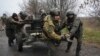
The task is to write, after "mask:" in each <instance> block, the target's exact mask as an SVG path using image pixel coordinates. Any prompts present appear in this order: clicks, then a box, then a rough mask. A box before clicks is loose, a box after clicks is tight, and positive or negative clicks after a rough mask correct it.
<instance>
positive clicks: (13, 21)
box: [9, 18, 18, 24]
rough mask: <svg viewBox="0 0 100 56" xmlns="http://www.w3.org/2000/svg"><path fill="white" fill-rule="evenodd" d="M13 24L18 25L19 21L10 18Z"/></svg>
mask: <svg viewBox="0 0 100 56" xmlns="http://www.w3.org/2000/svg"><path fill="white" fill-rule="evenodd" d="M9 20H10V21H11V22H12V23H15V24H17V23H18V22H17V21H15V20H14V19H12V18H10V19H9Z"/></svg>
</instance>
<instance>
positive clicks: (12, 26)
mask: <svg viewBox="0 0 100 56" xmlns="http://www.w3.org/2000/svg"><path fill="white" fill-rule="evenodd" d="M17 22H18V19H14V18H13V16H12V17H9V18H8V19H6V35H7V37H8V44H9V46H11V44H12V43H13V40H14V39H15V33H16V28H17V27H18V26H17Z"/></svg>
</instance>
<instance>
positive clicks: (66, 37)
mask: <svg viewBox="0 0 100 56" xmlns="http://www.w3.org/2000/svg"><path fill="white" fill-rule="evenodd" d="M61 39H62V40H63V41H67V42H71V40H70V35H69V34H63V35H61Z"/></svg>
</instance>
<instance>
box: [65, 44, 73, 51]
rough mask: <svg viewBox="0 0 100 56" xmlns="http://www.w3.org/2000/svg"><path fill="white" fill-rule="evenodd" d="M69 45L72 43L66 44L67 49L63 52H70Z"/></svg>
mask: <svg viewBox="0 0 100 56" xmlns="http://www.w3.org/2000/svg"><path fill="white" fill-rule="evenodd" d="M71 45H72V42H68V45H67V49H66V50H65V52H67V53H68V52H69V51H70V48H71Z"/></svg>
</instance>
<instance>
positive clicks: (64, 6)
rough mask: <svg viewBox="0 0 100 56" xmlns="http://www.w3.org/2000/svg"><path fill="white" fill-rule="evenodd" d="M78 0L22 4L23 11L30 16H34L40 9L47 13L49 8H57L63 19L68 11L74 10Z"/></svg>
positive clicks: (37, 1) (29, 1)
mask: <svg viewBox="0 0 100 56" xmlns="http://www.w3.org/2000/svg"><path fill="white" fill-rule="evenodd" d="M77 1H78V0H28V4H24V6H25V10H26V11H28V12H29V13H31V14H34V13H35V14H36V12H38V11H39V10H40V9H41V8H43V9H45V10H46V11H47V12H49V11H50V9H51V8H59V9H60V11H61V16H62V17H63V18H64V16H65V13H66V12H67V11H68V10H75V8H76V6H77Z"/></svg>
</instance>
